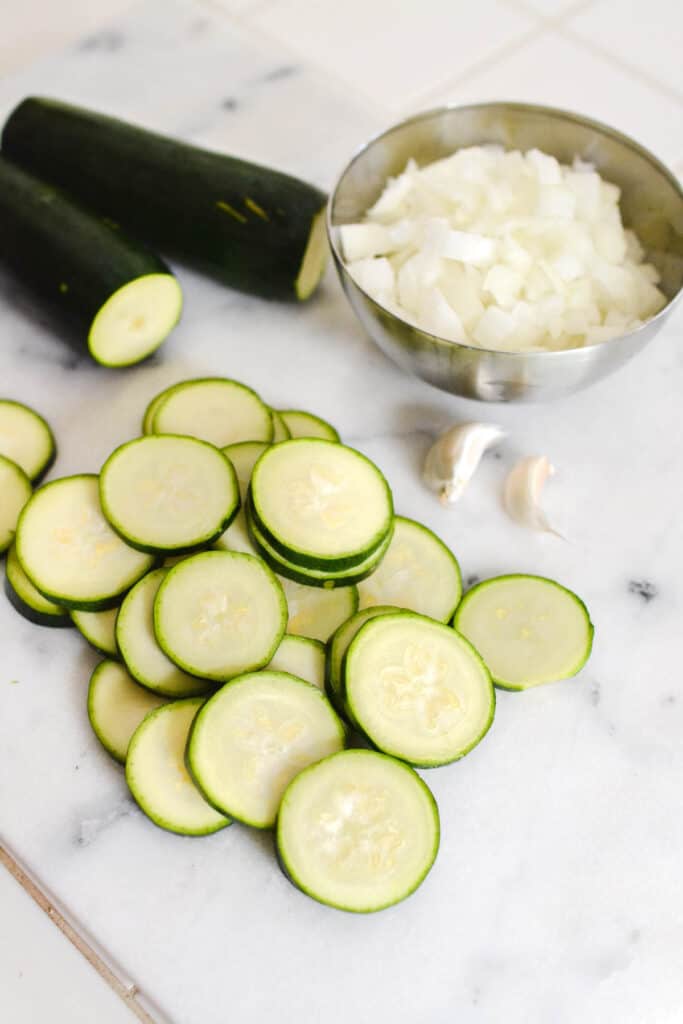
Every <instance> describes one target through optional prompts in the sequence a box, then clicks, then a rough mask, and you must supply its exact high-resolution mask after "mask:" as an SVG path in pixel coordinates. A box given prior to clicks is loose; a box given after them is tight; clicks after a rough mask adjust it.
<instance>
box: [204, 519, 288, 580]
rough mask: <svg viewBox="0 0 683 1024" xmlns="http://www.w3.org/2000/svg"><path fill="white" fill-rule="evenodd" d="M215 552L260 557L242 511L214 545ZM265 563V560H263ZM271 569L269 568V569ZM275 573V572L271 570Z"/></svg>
mask: <svg viewBox="0 0 683 1024" xmlns="http://www.w3.org/2000/svg"><path fill="white" fill-rule="evenodd" d="M213 546H214V548H215V549H216V550H217V551H240V552H242V554H243V555H256V556H258V557H260V554H261V553H260V551H258V550H257V549H256V546H255V545H254V543H253V541H252V539H251V536H250V535H249V530H248V528H247V520H246V516H245V512H244V509H243V508H241V509H240V510H239V512H238V513H237V515H236V516H235V518H234V519H233V521H232V522H231V523H230V526H229V527H228V528H227V530H225V531H224V532H223V533H222V534H221V535H220V537H219V538H218V540H216V541H215V543H214V545H213ZM264 561H265V559H264ZM272 568H273V567H272V566H271V569H272ZM273 571H275V570H273Z"/></svg>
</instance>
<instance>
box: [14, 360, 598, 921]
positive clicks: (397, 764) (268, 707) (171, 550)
mask: <svg viewBox="0 0 683 1024" xmlns="http://www.w3.org/2000/svg"><path fill="white" fill-rule="evenodd" d="M17 410H20V411H17ZM3 415H4V416H5V420H4V421H3ZM32 417H33V414H32V413H31V411H30V410H26V409H25V408H24V407H20V406H16V404H15V403H1V402H0V426H1V425H2V424H3V422H5V423H9V427H8V428H7V429H6V434H5V435H3V433H2V432H1V431H0V474H2V471H3V468H4V467H6V474H7V480H6V482H7V481H9V485H8V486H7V487H6V489H5V491H4V492H3V497H4V496H5V495H9V500H5V502H4V505H3V508H4V510H5V513H4V514H5V525H4V533H3V534H0V540H3V542H4V543H11V542H12V540H13V539H14V544H13V545H12V547H11V548H10V551H9V555H8V558H7V572H6V589H7V593H8V596H9V597H10V600H11V601H12V603H13V605H14V607H15V608H17V610H18V611H19V612H20V613H21V614H22V615H24V616H25V617H26V618H28V619H30V620H31V621H33V622H37V623H41V624H44V625H53V626H58V625H68V624H69V623H71V622H73V624H74V625H75V626H76V627H77V629H78V630H79V631H80V632H81V633H82V635H83V636H84V637H85V639H86V640H88V642H89V643H90V644H91V645H92V646H93V647H95V648H96V649H97V650H98V651H100V652H101V653H103V654H104V655H105V660H104V661H102V662H100V664H99V665H98V666H97V667H96V668H95V670H94V672H93V674H92V677H91V681H90V687H89V691H88V715H89V718H90V721H91V723H92V727H93V730H94V732H95V734H96V735H97V737H98V738H99V740H100V742H101V743H102V745H103V746H104V748H105V749H106V750H107V751H108V752H109V754H111V756H112V757H114V758H115V759H116V760H118V761H120V762H122V763H125V766H126V779H127V781H128V784H129V786H130V790H131V792H132V794H133V796H134V798H135V800H136V801H137V803H138V804H139V806H140V807H141V808H142V810H143V811H144V812H145V814H147V815H148V816H149V817H150V818H151V819H152V820H153V821H154V822H156V824H158V825H159V826H161V827H162V828H165V829H168V830H170V831H173V832H178V833H182V834H185V835H204V834H208V833H212V832H215V831H217V830H218V829H222V828H224V827H226V826H227V825H229V824H230V823H231V822H232V821H233V820H234V821H238V822H242V823H243V824H247V825H251V826H252V827H255V828H273V827H275V828H276V846H277V854H278V858H279V861H280V864H281V866H282V867H283V870H284V871H285V873H286V874H287V876H288V877H289V878H290V879H291V881H293V882H294V884H295V885H297V886H298V887H299V888H300V889H302V890H303V891H304V892H306V893H308V894H309V895H311V896H313V897H314V898H315V899H317V900H319V901H320V902H322V903H326V904H330V905H331V906H336V907H340V908H342V909H345V910H351V911H356V912H368V911H373V910H379V909H381V908H383V907H386V906H389V905H391V904H393V903H396V902H398V901H399V900H401V899H403V898H405V897H406V896H408V895H409V894H410V893H411V892H413V890H414V889H415V888H417V886H418V885H419V884H420V883H421V881H422V880H423V879H424V877H425V876H426V874H427V872H428V871H429V869H430V867H431V865H432V863H433V861H434V858H435V856H436V852H437V849H438V843H439V817H438V811H437V808H436V804H435V802H434V799H433V797H432V795H431V793H430V792H429V790H428V789H427V787H426V786H425V784H424V782H422V780H421V779H420V778H419V777H418V775H417V774H416V773H415V771H414V768H415V767H421V768H426V767H434V766H437V765H443V764H447V763H449V762H451V761H455V760H457V759H459V758H461V757H463V756H464V755H465V754H467V753H468V752H469V751H470V750H472V749H473V747H475V746H476V745H477V744H478V743H479V742H480V741H481V740H482V738H483V737H484V736H485V735H486V733H487V732H488V730H489V728H490V726H491V724H492V721H493V716H494V711H495V691H494V685H495V686H498V687H503V688H506V689H526V688H528V687H530V686H536V685H539V684H540V683H544V682H548V681H550V680H552V679H562V678H566V677H568V676H570V675H573V674H575V673H576V672H577V671H578V670H579V669H580V668H581V666H582V665H583V664H584V662H585V661H586V659H587V658H588V655H589V654H590V649H591V643H592V636H593V627H592V625H591V622H590V619H589V617H588V612H587V610H586V608H585V606H584V605H583V604H582V602H581V601H580V600H579V599H578V598H577V597H576V596H575V595H574V594H572V593H571V592H570V591H568V590H566V589H565V588H564V587H562V586H560V585H559V584H557V583H554V582H553V581H551V580H547V579H543V578H542V577H538V576H501V577H498V578H494V579H491V580H487V581H484V582H483V583H479V584H478V585H477V586H475V587H473V588H472V589H471V590H470V591H469V593H467V594H466V595H465V597H464V598H462V600H461V594H462V584H461V576H460V569H459V566H458V562H457V560H456V559H455V557H454V555H453V554H452V552H451V551H449V549H448V548H447V547H446V546H445V545H444V543H443V541H441V540H440V539H439V538H438V537H437V536H436V535H435V534H434V533H432V531H431V530H429V529H428V528H427V527H426V526H424V525H422V524H421V523H417V522H415V521H414V520H411V519H406V518H404V517H402V516H395V515H394V511H393V501H392V496H391V492H390V490H389V487H388V485H387V482H386V480H385V479H384V477H383V476H382V474H381V472H380V471H379V470H378V469H377V467H376V466H375V465H373V463H371V462H370V461H369V460H368V459H367V458H366V457H365V456H363V455H361V454H360V453H359V452H357V451H355V450H353V449H351V448H348V447H346V446H344V445H343V444H341V442H340V441H339V437H338V435H337V434H336V431H334V429H333V428H332V427H330V426H329V425H328V424H325V423H324V421H321V420H319V419H318V418H317V417H315V416H313V415H311V414H307V413H303V412H291V411H290V412H284V413H281V414H278V413H275V412H274V411H273V410H272V409H270V407H269V406H267V405H266V404H265V403H264V402H263V401H262V400H261V399H260V398H259V396H258V395H257V394H256V393H255V392H254V391H252V390H251V389H250V388H248V387H246V386H245V385H242V384H239V383H237V382H236V381H230V380H225V379H223V378H208V379H199V380H191V381H183V382H181V383H179V384H175V385H173V386H171V387H169V388H166V390H165V391H163V392H161V394H160V395H157V396H156V397H155V398H154V399H152V401H151V402H150V404H149V405H148V407H147V410H146V412H145V416H144V420H143V436H142V437H141V438H138V439H136V440H133V441H129V442H128V443H126V444H123V445H121V446H120V447H119V448H117V449H116V451H115V452H114V453H113V454H112V455H111V456H110V457H109V459H108V460H107V461H106V462H105V464H104V466H103V468H102V470H101V472H100V474H99V477H98V476H93V475H84V476H72V477H65V478H62V479H60V480H55V481H53V482H51V483H49V484H45V485H43V486H42V487H41V488H39V489H38V490H37V491H36V492H35V493H34V494H33V496H31V481H30V479H29V477H28V476H27V475H26V472H25V470H26V471H28V472H30V474H31V475H32V476H33V477H35V476H37V475H39V474H40V473H41V472H43V471H44V469H45V467H46V466H47V465H48V464H49V462H50V459H51V458H52V456H53V452H54V441H53V440H52V435H51V433H50V431H49V428H48V427H47V425H46V424H45V423H44V421H42V420H41V419H40V417H35V418H33V419H32ZM5 452H7V453H9V458H8V456H7V455H6V454H5ZM12 457H16V458H17V460H20V462H21V465H19V464H18V462H14V461H11V459H12ZM2 479H4V478H2V477H1V475H0V482H1V481H2ZM8 510H9V511H8ZM17 517H18V524H17V522H16V520H17ZM2 525H3V524H2V523H1V522H0V529H2ZM15 527H16V538H15V537H14V531H15ZM454 627H455V628H454ZM354 734H355V741H354V742H355V743H356V744H358V743H360V744H364V745H365V746H368V747H372V748H373V749H372V750H369V749H353V750H345V749H344V748H345V747H346V746H347V743H348V741H349V738H350V737H352V736H353V735H354Z"/></svg>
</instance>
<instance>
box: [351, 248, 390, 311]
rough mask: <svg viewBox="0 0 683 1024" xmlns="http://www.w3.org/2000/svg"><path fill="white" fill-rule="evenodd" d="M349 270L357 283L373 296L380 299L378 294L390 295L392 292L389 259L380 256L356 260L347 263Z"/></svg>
mask: <svg viewBox="0 0 683 1024" xmlns="http://www.w3.org/2000/svg"><path fill="white" fill-rule="evenodd" d="M349 271H350V272H351V276H352V277H353V279H354V281H355V282H356V284H357V285H359V286H360V287H361V288H362V289H363V291H365V292H367V293H368V295H371V296H372V297H373V298H377V299H378V301H380V296H384V295H388V296H391V295H393V293H394V271H393V268H392V266H391V263H390V262H389V260H387V259H385V258H384V257H383V256H380V257H379V258H378V259H366V260H356V261H355V263H351V264H349Z"/></svg>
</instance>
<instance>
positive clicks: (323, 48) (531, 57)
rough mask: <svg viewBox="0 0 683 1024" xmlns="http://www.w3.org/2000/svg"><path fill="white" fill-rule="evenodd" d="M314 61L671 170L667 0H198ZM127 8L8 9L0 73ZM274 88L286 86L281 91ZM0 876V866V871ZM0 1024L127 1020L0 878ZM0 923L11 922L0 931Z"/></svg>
mask: <svg viewBox="0 0 683 1024" xmlns="http://www.w3.org/2000/svg"><path fill="white" fill-rule="evenodd" d="M199 2H200V3H205V4H207V5H208V6H211V7H212V8H213V9H214V10H221V11H222V12H223V13H224V15H225V17H226V18H232V19H236V20H238V21H240V22H241V23H242V24H243V25H244V26H245V27H246V28H248V29H251V30H253V31H255V32H256V33H263V34H265V35H267V36H269V37H270V38H271V40H273V39H274V40H275V41H277V42H278V43H280V44H281V46H282V49H283V59H284V60H285V61H286V55H287V54H291V55H292V57H295V56H296V57H299V58H301V57H303V58H304V59H305V60H307V61H308V62H309V63H312V64H315V65H317V66H318V67H319V68H320V69H321V70H322V71H323V72H324V73H325V74H326V75H327V76H328V77H331V78H334V79H336V80H337V83H338V86H339V87H340V88H342V89H346V90H351V92H352V93H353V94H354V95H355V96H356V97H357V98H360V99H361V100H362V102H363V103H364V104H365V105H366V106H367V109H368V111H372V113H373V114H374V115H377V114H379V115H380V116H383V117H385V118H386V120H387V122H390V121H391V120H392V119H395V118H397V117H399V116H400V115H401V114H402V113H403V112H406V111H410V110H415V109H418V108H420V107H426V106H431V105H438V104H440V103H444V102H472V101H476V100H485V99H492V98H499V99H522V100H533V101H536V102H539V101H540V102H545V103H548V104H554V105H558V106H564V107H569V108H573V109H575V110H579V111H582V112H585V113H589V114H591V115H592V116H594V117H597V118H601V119H603V120H605V121H608V122H610V123H612V124H613V125H615V126H616V127H618V128H621V129H623V130H624V131H626V132H627V133H629V134H631V135H634V136H635V137H636V138H638V139H639V140H640V141H642V142H643V143H644V144H645V145H647V146H649V147H650V148H652V149H653V150H654V151H655V152H657V153H658V154H659V155H660V156H661V157H662V158H663V159H664V160H666V161H667V162H668V163H669V164H670V165H671V166H673V167H674V169H675V170H676V171H677V172H678V173H679V174H683V131H682V126H683V59H682V53H683V7H682V6H681V3H680V0H584V2H572V0H476V2H475V3H472V2H471V0H344V2H343V3H340V2H339V0H199ZM132 6H133V0H60V2H59V3H53V2H51V0H10V3H9V10H8V9H7V7H5V9H4V10H3V31H2V35H1V36H0V76H2V75H5V74H8V73H10V72H12V71H15V70H18V69H19V68H21V67H24V66H26V65H27V64H28V63H29V62H30V61H31V60H33V59H34V58H37V57H40V56H42V55H44V54H45V53H48V52H50V51H52V50H55V49H58V48H60V47H64V46H69V45H70V44H72V43H73V42H74V41H75V40H76V39H78V38H79V37H82V36H86V35H88V34H89V33H92V32H94V31H95V30H97V29H100V28H101V27H102V26H103V25H104V24H106V22H107V21H108V20H110V19H112V18H115V17H116V16H117V14H120V13H121V12H123V11H124V10H127V9H129V8H130V7H132ZM283 87H286V86H285V85H284V83H283ZM1 871H2V868H0V872H1ZM0 915H1V916H2V919H3V924H2V931H1V934H0V1018H1V1019H2V1020H7V1021H8V1022H9V1021H11V1022H12V1024H29V1022H30V1024H34V1022H35V1024H37V1022H38V1021H39V1020H41V1021H42V1020H43V1019H48V1018H46V1017H45V1016H44V1010H40V1009H39V1006H42V1007H48V1006H49V1007H52V1008H53V1011H54V1012H52V1013H50V1016H49V1019H51V1020H54V1021H56V1022H57V1024H61V1022H62V1021H64V1022H66V1021H67V1020H68V1021H69V1024H79V1022H80V1021H81V1020H82V1021H84V1022H85V1021H92V1020H98V1021H101V1022H102V1024H105V1022H106V1024H119V1021H120V1022H121V1024H123V1022H124V1021H128V1020H132V1019H133V1018H132V1017H131V1015H130V1013H129V1011H128V1010H127V1009H126V1008H125V1007H124V1006H123V1004H122V1003H118V1002H117V1001H116V999H115V997H114V996H113V994H112V993H111V992H110V991H109V990H108V989H107V988H106V986H105V985H104V983H103V982H101V981H100V979H99V978H97V976H96V975H95V974H94V972H93V971H92V969H91V968H90V966H89V965H88V964H87V963H86V962H85V961H84V960H81V959H80V957H79V955H78V954H77V953H76V951H75V950H74V949H73V948H72V947H71V946H69V945H68V943H67V941H66V940H65V939H64V938H63V937H62V936H61V934H60V933H59V932H58V931H57V930H56V929H55V928H54V927H53V926H52V924H50V922H49V921H48V920H47V918H45V917H44V915H42V912H40V911H39V910H38V909H37V908H36V907H35V905H34V904H32V903H31V901H30V900H29V898H28V897H27V896H26V895H25V894H24V893H22V892H21V890H20V889H19V888H18V886H17V885H16V883H15V882H14V881H13V880H12V879H11V878H9V876H6V877H5V876H4V875H2V876H0ZM9 922H11V923H12V927H11V928H10V927H9Z"/></svg>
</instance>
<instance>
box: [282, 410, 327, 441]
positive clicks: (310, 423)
mask: <svg viewBox="0 0 683 1024" xmlns="http://www.w3.org/2000/svg"><path fill="white" fill-rule="evenodd" d="M277 415H278V416H279V417H280V419H281V420H282V421H283V423H284V424H285V427H286V428H287V430H288V431H289V436H290V437H320V438H322V440H323V441H337V442H338V441H339V440H340V437H339V434H338V433H337V431H336V430H335V429H334V427H333V426H332V424H331V423H328V422H327V420H323V419H321V418H320V416H314V415H313V413H312V412H304V411H303V410H302V409H281V410H280V411H279V412H278V414H277ZM280 440H284V438H280Z"/></svg>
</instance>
